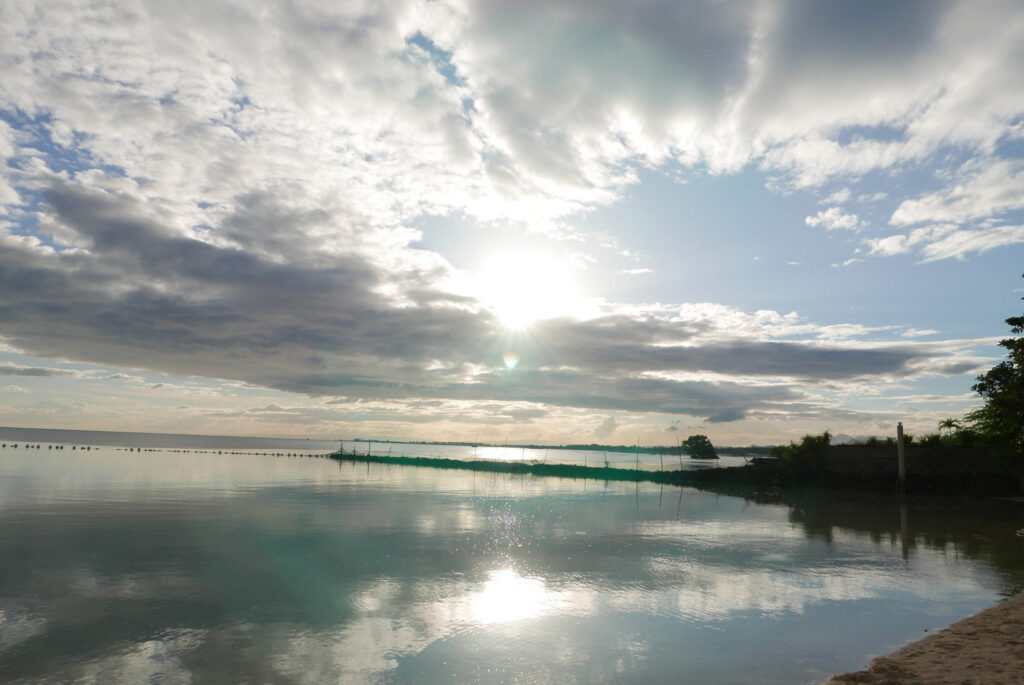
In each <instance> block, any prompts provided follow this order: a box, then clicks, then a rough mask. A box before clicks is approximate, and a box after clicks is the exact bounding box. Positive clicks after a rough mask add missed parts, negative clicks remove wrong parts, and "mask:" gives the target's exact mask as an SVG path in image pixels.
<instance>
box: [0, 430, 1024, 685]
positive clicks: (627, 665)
mask: <svg viewBox="0 0 1024 685" xmlns="http://www.w3.org/2000/svg"><path fill="white" fill-rule="evenodd" d="M1021 527H1024V516H1022V511H1021V508H1020V507H1019V506H1018V505H1016V504H1012V503H1007V502H980V503H978V502H975V503H970V504H968V503H963V502H957V501H949V500H946V501H937V500H926V501H920V502H914V503H912V504H910V505H909V506H907V507H905V508H903V509H902V510H901V509H900V507H899V506H897V504H896V503H895V502H894V501H892V500H890V499H885V498H883V499H875V498H839V497H836V496H835V495H827V496H819V497H817V498H815V497H811V498H794V499H792V500H791V501H789V502H778V503H761V504H759V503H756V502H751V501H746V500H744V499H742V498H736V497H726V496H717V495H715V494H710V493H704V492H698V491H695V490H690V489H683V490H679V489H677V488H661V487H660V486H657V485H650V484H648V485H644V484H641V485H640V486H639V487H636V486H634V485H633V484H624V483H609V484H607V485H605V484H604V483H600V482H594V481H589V482H583V481H572V480H560V479H531V478H529V477H523V476H517V475H508V474H474V473H472V472H468V473H460V472H455V471H436V470H432V469H419V468H410V467H397V466H385V465H370V466H369V467H367V465H365V464H359V465H353V464H348V463H346V464H339V463H336V462H333V461H329V460H326V459H312V458H295V457H291V458H289V457H273V456H268V455H261V454H248V455H232V454H209V453H195V452H178V451H167V450H164V451H153V452H148V451H147V452H141V453H140V452H128V451H126V450H125V449H123V448H122V449H116V448H114V447H94V448H93V449H92V450H90V451H87V452H81V451H77V450H76V451H74V452H72V451H70V450H68V449H65V450H48V449H47V447H46V445H44V446H43V447H42V449H39V450H26V449H24V446H19V448H18V449H11V448H7V449H2V450H0V682H5V683H6V682H95V683H117V682H125V683H136V682H158V683H178V682H182V683H185V682H191V683H222V682H255V683H263V682H282V683H321V682H354V683H355V682H358V683H361V682H397V683H432V682H446V683H451V682H457V683H461V682H483V683H492V682H493V683H497V682H558V683H563V682H584V683H590V682H636V683H651V682H710V683H729V682H751V681H754V682H779V683H793V682H816V681H820V680H821V679H822V678H824V677H825V675H826V674H828V673H832V672H839V671H845V670H850V669H854V668H859V667H863V666H864V665H865V664H866V662H867V660H868V659H869V657H870V656H872V655H877V654H880V653H884V652H886V651H889V650H890V649H892V648H894V647H896V646H898V645H900V644H902V643H905V642H907V641H910V640H913V639H916V638H918V637H921V636H922V635H924V630H925V629H931V630H934V629H937V628H940V627H942V626H944V625H946V624H948V623H950V622H951V621H953V620H955V619H958V618H961V617H963V616H966V615H968V614H971V613H973V612H975V611H977V610H979V609H981V608H983V607H985V606H988V605H991V604H993V603H994V602H995V601H997V599H998V598H999V596H1000V594H1005V593H1007V592H1008V591H1010V590H1011V589H1012V588H1014V587H1017V586H1019V585H1020V584H1021V581H1022V573H1021V569H1022V568H1024V555H1022V550H1021V548H1022V546H1024V545H1022V538H1019V537H1017V536H1016V535H1015V531H1016V530H1017V529H1019V528H1021Z"/></svg>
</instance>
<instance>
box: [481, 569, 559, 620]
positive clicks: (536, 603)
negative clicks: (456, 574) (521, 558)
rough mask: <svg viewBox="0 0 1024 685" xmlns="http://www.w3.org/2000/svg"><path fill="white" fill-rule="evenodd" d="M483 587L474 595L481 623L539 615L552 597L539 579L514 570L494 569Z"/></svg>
mask: <svg viewBox="0 0 1024 685" xmlns="http://www.w3.org/2000/svg"><path fill="white" fill-rule="evenodd" d="M489 575H490V578H489V579H488V580H487V582H486V583H484V587H483V589H482V590H481V591H480V592H478V593H476V594H475V595H473V598H472V600H471V607H472V612H473V618H474V619H476V620H477V621H479V622H480V623H508V622H511V621H522V620H524V619H529V618H536V617H538V616H540V615H542V614H543V613H544V612H545V611H546V610H547V609H548V608H549V606H550V604H551V599H550V597H549V595H548V591H547V590H546V589H545V587H544V582H543V581H541V580H540V579H538V578H530V577H523V576H520V575H518V574H516V572H515V571H513V570H511V569H502V570H499V571H491V572H490V574H489Z"/></svg>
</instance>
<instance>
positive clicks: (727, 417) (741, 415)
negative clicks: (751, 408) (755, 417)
mask: <svg viewBox="0 0 1024 685" xmlns="http://www.w3.org/2000/svg"><path fill="white" fill-rule="evenodd" d="M746 417H747V413H746V412H745V411H743V410H742V409H726V410H725V411H721V412H718V413H717V414H715V415H713V416H709V417H708V418H707V421H708V423H729V422H730V421H741V420H743V419H745V418H746Z"/></svg>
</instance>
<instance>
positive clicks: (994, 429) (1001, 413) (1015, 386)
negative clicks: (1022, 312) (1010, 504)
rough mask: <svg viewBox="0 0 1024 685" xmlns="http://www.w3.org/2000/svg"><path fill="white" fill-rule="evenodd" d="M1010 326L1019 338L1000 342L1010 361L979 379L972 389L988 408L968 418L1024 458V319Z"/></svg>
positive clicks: (1013, 319) (1014, 320)
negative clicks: (1022, 335) (1023, 336)
mask: <svg viewBox="0 0 1024 685" xmlns="http://www.w3.org/2000/svg"><path fill="white" fill-rule="evenodd" d="M1021 299H1024V298H1021ZM1006 323H1007V324H1009V326H1010V331H1011V332H1012V333H1014V334H1015V335H1017V336H1018V337H1015V338H1007V339H1005V340H1001V341H1000V342H999V345H1000V347H1005V348H1006V349H1007V350H1008V351H1009V355H1008V356H1009V358H1008V359H1007V360H1006V361H1003V362H1000V363H999V364H996V365H995V366H994V367H992V368H991V369H989V371H988V373H984V374H982V375H980V376H978V378H977V380H978V382H977V383H975V384H974V385H973V386H971V390H974V392H976V393H978V394H979V395H981V396H982V397H984V398H985V405H984V406H983V407H981V408H980V409H976V410H975V411H972V412H970V413H969V414H967V420H968V421H970V422H971V424H972V425H973V427H974V429H975V430H977V431H978V432H979V433H981V434H982V435H984V436H986V437H988V438H989V439H990V440H992V441H994V442H997V443H1001V444H1005V445H1009V446H1010V447H1012V448H1013V450H1014V451H1016V452H1017V453H1018V454H1024V338H1021V337H1019V336H1020V335H1021V334H1022V333H1024V316H1011V317H1010V318H1009V319H1007V320H1006Z"/></svg>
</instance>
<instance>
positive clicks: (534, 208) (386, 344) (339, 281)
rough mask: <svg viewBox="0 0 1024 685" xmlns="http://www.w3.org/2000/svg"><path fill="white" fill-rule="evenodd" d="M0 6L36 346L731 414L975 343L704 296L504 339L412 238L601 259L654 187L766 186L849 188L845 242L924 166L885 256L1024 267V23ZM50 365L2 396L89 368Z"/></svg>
mask: <svg viewBox="0 0 1024 685" xmlns="http://www.w3.org/2000/svg"><path fill="white" fill-rule="evenodd" d="M5 9H6V11H5V14H4V19H5V20H4V21H3V22H0V46H2V48H0V49H2V51H3V63H4V64H5V65H6V66H5V71H4V78H3V79H2V80H0V205H2V206H3V213H2V214H0V219H2V223H0V331H3V335H4V337H5V342H4V344H5V345H6V346H8V347H9V348H11V349H15V350H20V351H23V352H26V353H31V354H33V355H38V356H48V357H51V358H55V359H62V360H64V359H66V360H80V361H88V362H96V363H101V364H109V365H112V366H116V367H118V368H120V369H148V370H153V371H159V372H166V373H170V374H179V375H185V376H192V375H197V376H204V377H208V378H216V379H227V380H231V381H237V382H239V383H245V384H250V385H251V386H255V387H261V388H272V389H277V390H284V391H287V392H292V393H304V394H308V395H311V396H315V397H338V396H344V397H347V398H360V399H362V400H365V401H371V402H376V401H379V402H396V403H406V405H405V406H412V403H414V402H420V401H440V402H451V403H470V402H475V403H480V402H487V401H494V402H496V403H497V404H499V405H501V407H502V408H501V410H500V411H499V410H498V409H494V410H493V411H492V410H484V409H482V408H480V409H479V411H480V414H479V415H477V416H476V417H475V420H502V421H509V420H520V421H530V420H537V419H539V418H541V416H542V414H543V412H545V411H551V408H552V407H563V408H573V409H578V410H580V411H587V412H595V411H596V412H599V413H603V412H605V411H620V410H621V411H640V410H643V411H652V412H661V413H686V414H690V415H694V416H703V417H708V418H709V420H710V419H711V418H712V417H714V418H715V420H719V421H725V420H727V419H729V417H730V416H742V415H747V416H752V415H755V413H756V412H767V411H779V410H780V407H784V406H787V404H786V403H792V402H797V401H801V400H804V399H806V398H807V396H808V392H809V391H808V386H807V385H806V384H807V383H814V384H821V383H826V382H827V383H833V384H842V383H856V382H860V381H859V380H858V379H864V378H875V379H881V380H879V382H883V383H884V382H887V380H886V379H890V378H896V377H901V376H906V375H907V374H913V373H923V372H924V371H922V369H926V368H931V369H935V368H940V360H942V359H944V358H945V357H946V356H947V355H949V354H952V353H953V348H952V347H938V346H928V345H925V344H920V345H918V344H914V343H913V342H912V341H901V342H900V343H891V344H877V345H873V346H872V345H864V344H856V343H854V342H851V339H852V338H856V337H864V336H866V335H869V334H871V335H877V334H879V333H880V332H881V331H879V330H877V329H864V328H858V327H856V326H841V325H840V326H833V327H831V328H830V327H827V326H822V325H818V324H814V323H813V322H808V321H806V320H803V319H802V318H801V317H800V316H799V315H797V314H796V313H793V312H790V313H780V312H776V311H771V310H761V311H754V312H746V311H742V310H740V309H737V308H732V307H726V306H724V305H716V304H710V303H689V304H669V305H657V304H651V305H643V304H638V305H624V304H623V305H612V304H607V303H606V304H607V306H606V307H605V309H604V312H605V315H604V316H601V317H597V318H593V319H590V320H586V321H575V320H570V319H555V320H550V321H547V322H542V323H541V324H539V325H538V326H536V328H535V333H536V337H535V338H534V339H533V340H519V339H511V340H510V336H509V335H508V334H507V333H506V332H505V331H504V330H503V329H502V328H501V327H500V326H499V325H498V323H497V322H496V321H495V320H494V319H493V317H492V316H491V315H490V314H488V313H487V311H485V310H484V309H483V308H482V306H481V304H480V303H479V302H477V301H476V300H475V299H474V298H472V297H470V296H467V295H466V294H464V293H458V292H454V290H453V288H452V287H451V282H452V280H453V279H454V277H455V276H456V275H457V274H456V273H455V271H454V269H453V267H452V266H451V265H450V264H449V263H448V262H446V261H445V260H444V259H443V258H442V257H441V256H440V255H438V254H436V253H433V252H430V251H428V250H426V249H420V248H418V247H416V246H417V245H420V244H421V238H422V237H423V236H422V235H421V234H420V232H419V231H418V230H416V229H415V228H412V227H413V226H416V225H417V224H416V223H415V222H416V220H417V219H419V218H421V217H423V216H426V215H430V216H434V217H441V218H445V217H461V218H465V219H466V220H467V221H470V222H475V225H478V226H479V227H480V228H481V230H485V229H486V228H487V227H489V226H491V225H492V224H494V225H500V226H502V227H509V226H511V227H513V228H521V229H524V230H525V229H527V228H528V230H532V231H540V232H547V233H549V234H551V235H553V236H556V237H558V238H559V239H562V240H569V239H572V240H580V241H582V240H590V239H593V240H600V239H599V238H594V237H592V236H585V235H584V234H583V233H582V229H579V228H578V227H577V226H578V224H579V222H578V221H577V219H578V218H579V217H581V216H583V215H585V214H586V213H587V212H591V211H594V210H595V209H596V208H599V207H602V206H606V205H609V204H611V203H614V202H616V201H618V200H620V199H621V198H622V197H623V196H624V193H625V191H626V189H627V188H628V186H630V185H633V184H635V183H637V182H638V179H639V178H640V172H641V171H642V170H647V169H652V168H653V169H661V170H663V171H664V170H666V169H672V170H675V169H682V170H685V171H687V172H688V173H689V172H690V171H693V172H694V173H698V171H697V170H699V173H709V174H718V173H728V172H731V171H737V170H740V169H743V168H746V167H753V168H756V169H759V170H760V171H762V172H763V173H765V174H767V175H769V176H770V177H771V179H770V180H771V181H773V182H774V181H777V186H776V187H781V188H790V187H806V186H822V185H823V184H826V183H829V184H835V185H830V186H828V187H829V188H834V187H836V186H837V185H840V184H842V187H841V188H840V189H839V190H836V191H834V192H833V193H831V194H830V195H829V196H828V197H827V198H826V201H825V204H826V205H828V207H827V208H825V209H822V210H821V211H818V213H817V214H815V215H813V216H808V217H806V219H805V222H806V223H807V225H809V226H813V227H821V228H824V229H825V230H826V231H830V232H835V231H855V230H858V229H860V228H862V227H863V225H864V224H865V221H863V220H862V219H861V218H860V217H859V216H858V215H857V214H854V213H852V212H848V211H845V210H844V209H842V205H844V204H845V203H847V202H849V201H850V198H851V197H852V191H851V190H850V189H849V187H848V185H849V184H855V183H856V182H857V181H858V180H859V179H860V178H862V177H863V176H864V175H865V174H868V173H872V172H876V171H882V172H886V173H898V172H900V171H901V170H904V169H907V168H911V167H912V166H913V165H917V164H921V163H923V162H924V161H925V160H930V162H929V163H931V161H934V163H935V164H938V165H940V166H941V167H942V168H941V169H937V170H936V171H937V173H936V174H935V176H934V178H935V183H937V184H938V186H939V187H937V188H933V189H931V190H929V191H928V192H927V193H926V194H924V195H922V196H920V197H915V198H911V199H908V200H905V201H903V202H902V203H901V204H900V205H899V206H898V207H897V209H896V210H895V212H894V213H893V215H892V219H891V221H892V225H893V226H907V227H908V229H907V230H908V232H907V234H906V235H892V236H879V237H873V238H870V239H868V240H867V241H865V244H866V245H867V246H868V248H869V249H870V252H871V253H872V254H874V255H895V254H903V253H910V252H915V251H916V252H918V253H920V256H921V258H922V259H924V260H935V259H943V258H947V257H951V256H952V257H959V258H962V257H965V256H969V255H973V254H977V253H981V252H984V251H986V250H991V249H994V248H996V247H1000V246H1005V245H1012V244H1016V243H1020V242H1024V231H1022V229H1021V227H1020V226H1017V225H1015V224H1016V223H1018V222H1015V221H1012V222H1011V221H1010V220H1008V219H1005V220H1004V219H1000V221H1003V223H1005V224H1006V225H996V224H997V222H996V221H994V220H993V221H992V222H991V223H985V222H986V221H989V220H992V219H993V218H994V217H1002V215H1003V214H1005V213H1006V212H1009V211H1012V210H1014V209H1019V208H1020V207H1021V204H1020V196H1021V192H1020V190H1021V188H1020V184H1021V179H1022V178H1024V176H1022V174H1024V172H1022V171H1021V168H1020V166H1019V164H1018V163H1016V162H1009V161H1006V160H1004V159H1002V157H1000V155H1002V154H1005V151H1004V150H1003V148H1001V147H1000V141H1005V140H1008V139H1009V138H1010V137H1013V136H1016V137H1017V138H1019V135H1020V113H1021V112H1024V96H1022V94H1021V89H1020V88H1019V87H1018V85H1017V84H1019V83H1020V82H1021V77H1022V67H1021V65H1022V64H1024V55H1022V54H1021V51H1022V48H1021V47H1020V46H1021V45H1024V40H1022V31H1024V25H1022V24H1021V22H1019V21H1015V20H1011V18H1008V16H1007V15H1008V14H1009V12H1008V8H1005V7H1003V8H999V7H997V6H995V5H984V6H982V7H978V6H975V5H973V4H957V3H954V4H944V3H942V4H940V3H920V4H905V3H875V4H869V5H864V4H863V3H828V4H824V3H784V2H765V3H745V2H739V3H720V2H713V1H710V0H709V1H708V2H698V3H686V4H678V3H657V2H652V3H642V4H640V5H636V6H633V5H630V6H626V5H621V4H615V3H612V4H595V3H589V2H582V1H571V0H570V1H566V2H559V3H548V2H499V1H495V2H468V3H458V4H445V3H428V4H426V5H424V4H422V3H414V2H403V1H402V0H399V2H396V3H371V4H363V5H348V4H334V5H331V4H327V5H323V4H320V5H317V4H314V3H307V2H293V3H292V2H289V3H271V4H269V5H261V6H259V7H256V6H252V7H250V6H227V5H223V4H220V3H199V4H195V3H165V4H163V5H160V6H157V5H141V6H138V7H133V8H131V9H130V10H129V9H128V8H122V7H109V8H104V9H97V8H95V7H94V6H91V5H89V4H87V3H84V2H83V3H79V2H68V3H66V4H63V5H61V6H56V5H52V4H50V3H32V2H24V3H17V4H16V5H11V6H10V7H9V8H5ZM253 36H259V37H260V40H259V41H254V40H253ZM566 36H570V37H571V39H569V40H567V39H566ZM510 55H515V56H516V58H515V59H510V58H509V56H510ZM935 160H938V161H935ZM948 160H953V161H948ZM963 160H968V161H966V162H964V161H963ZM952 164H957V165H959V166H958V167H957V168H956V169H950V168H949V167H950V165H952ZM892 192H896V190H893V191H892ZM881 195H882V194H878V195H876V196H875V197H874V198H872V199H873V200H878V199H881V197H880V196H881ZM858 211H861V210H858ZM861 214H863V215H864V216H868V215H867V214H865V213H864V212H863V211H861ZM975 224H978V225H975ZM911 228H912V230H910V229H911ZM623 251H625V249H623ZM854 259H857V258H854ZM575 261H576V262H577V263H578V264H579V263H587V264H588V265H591V264H590V262H584V261H583V258H576V259H575ZM837 263H842V262H837ZM846 263H851V262H850V261H849V260H848V261H847V262H846ZM594 270H595V271H596V270H597V268H596V266H595V267H594ZM646 272H647V270H646V269H639V268H638V269H631V270H629V271H628V272H627V273H631V274H641V273H646ZM511 337H512V338H514V336H511ZM510 345H511V346H515V347H516V351H517V352H518V354H519V356H520V358H521V362H520V364H519V366H517V368H516V369H515V370H514V371H513V372H510V371H509V370H508V369H506V368H504V365H503V364H501V363H500V360H501V355H502V353H504V352H506V351H508V350H509V349H510ZM33 368H34V367H28V366H23V367H22V366H15V365H12V364H8V365H6V366H0V372H2V373H5V375H33V373H35V374H36V375H56V374H65V375H71V374H72V372H70V371H67V372H65V371H64V370H57V369H54V370H49V372H47V370H45V369H44V370H36V371H33ZM950 368H952V367H950ZM2 369H7V370H6V371H2ZM950 372H951V373H952V372H953V371H950ZM752 379H753V381H756V383H758V384H759V385H758V384H755V385H754V386H753V387H752V386H751V382H752ZM282 406H283V405H282ZM285 409H287V407H285ZM502 412H504V413H502ZM284 414H286V415H287V412H284ZM495 417H497V418H495ZM731 420H734V419H731Z"/></svg>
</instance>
